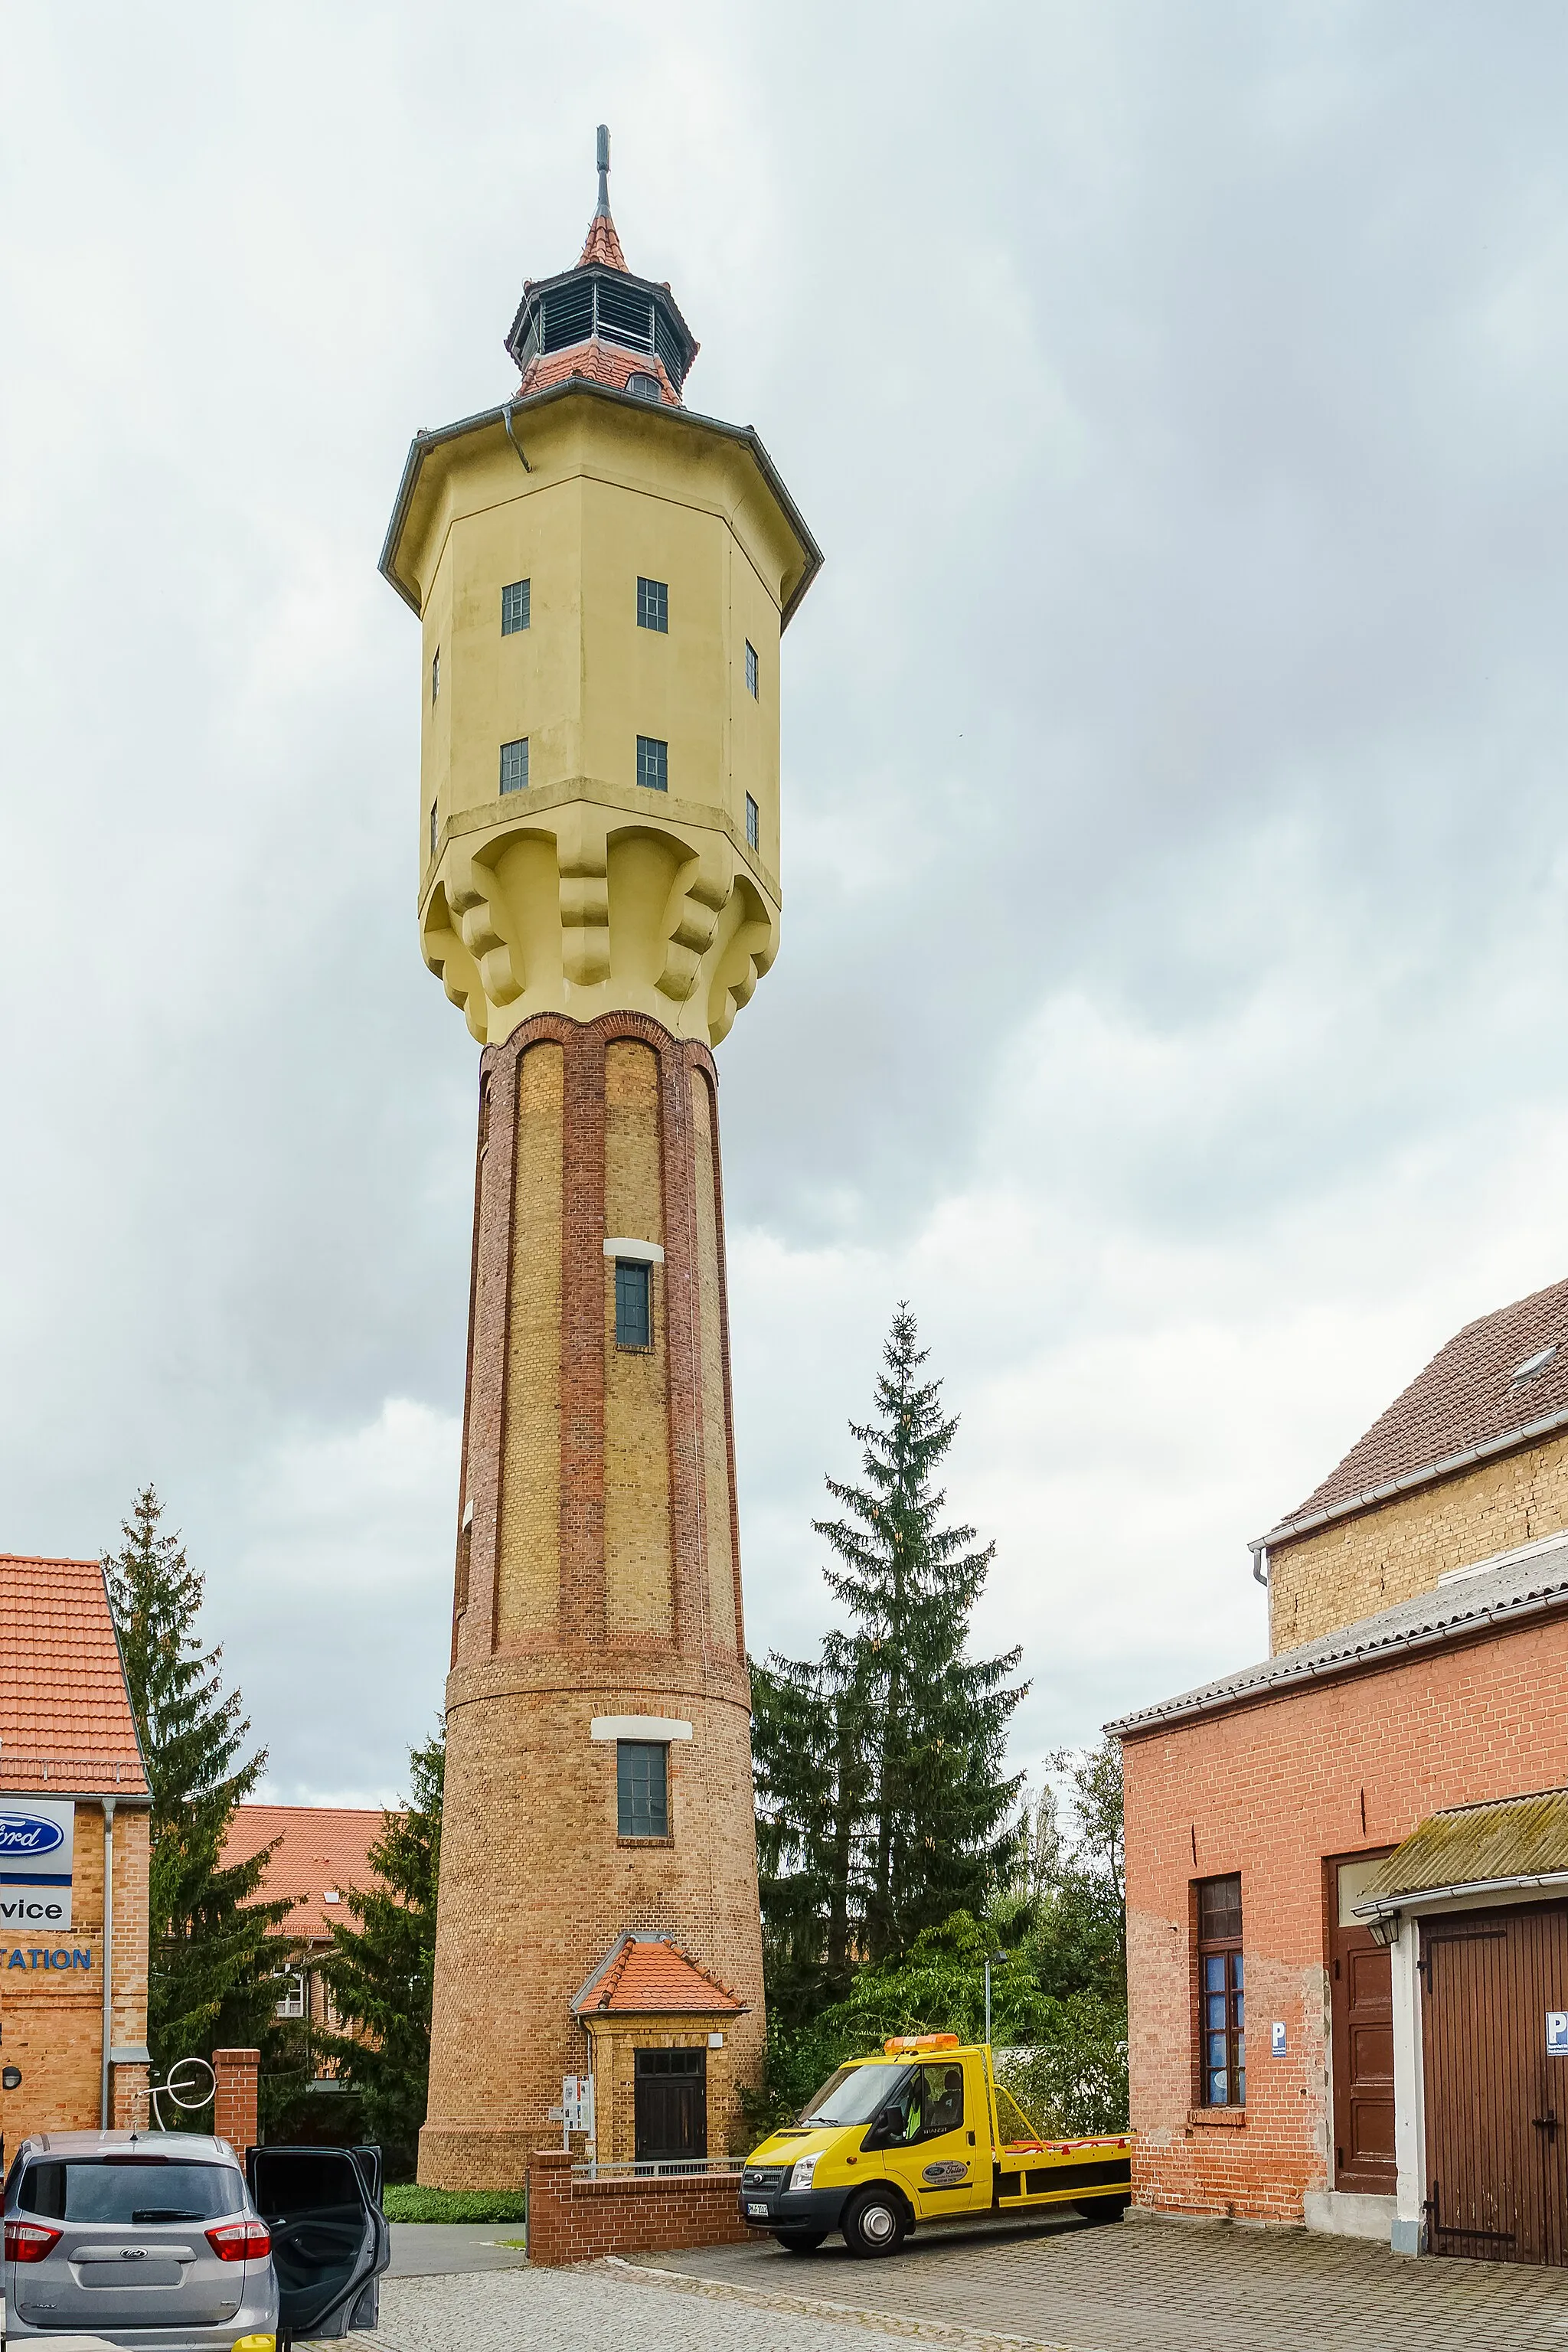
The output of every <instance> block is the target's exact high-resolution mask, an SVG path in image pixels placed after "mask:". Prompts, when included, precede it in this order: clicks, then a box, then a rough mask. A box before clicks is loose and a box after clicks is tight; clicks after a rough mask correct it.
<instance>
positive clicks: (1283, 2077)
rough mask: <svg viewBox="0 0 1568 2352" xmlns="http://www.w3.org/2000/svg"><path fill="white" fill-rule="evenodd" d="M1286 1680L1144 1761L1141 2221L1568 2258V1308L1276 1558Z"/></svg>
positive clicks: (1508, 1325) (1467, 1365)
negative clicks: (1566, 2123) (1567, 2206)
mask: <svg viewBox="0 0 1568 2352" xmlns="http://www.w3.org/2000/svg"><path fill="white" fill-rule="evenodd" d="M1251 1549H1252V1553H1253V1560H1254V1573H1255V1574H1256V1576H1257V1578H1258V1582H1259V1583H1260V1584H1262V1585H1264V1586H1265V1588H1266V1590H1267V1592H1268V1609H1269V1622H1270V1633H1271V1646H1270V1654H1269V1655H1268V1657H1267V1658H1265V1659H1263V1660H1261V1661H1259V1662H1258V1664H1252V1665H1247V1666H1244V1667H1242V1668H1241V1669H1240V1670H1239V1671H1237V1672H1236V1673H1232V1674H1226V1675H1219V1676H1217V1677H1216V1678H1215V1680H1213V1681H1212V1682H1208V1683H1205V1684H1204V1685H1201V1686H1200V1687H1199V1688H1197V1689H1195V1690H1189V1691H1184V1692H1180V1693H1178V1694H1177V1695H1176V1696H1174V1697H1172V1698H1166V1699H1163V1700H1161V1701H1159V1702H1158V1703H1157V1704H1155V1705H1152V1706H1144V1707H1142V1708H1141V1709H1139V1711H1138V1712H1137V1713H1136V1714H1133V1715H1128V1716H1124V1717H1122V1718H1121V1720H1120V1721H1119V1722H1117V1723H1113V1724H1110V1725H1108V1726H1107V1729H1108V1730H1109V1731H1110V1732H1111V1733H1112V1734H1114V1735H1115V1736H1116V1737H1118V1738H1120V1740H1121V1751H1122V1763H1123V1769H1124V1775H1125V1788H1126V1825H1127V1878H1126V1885H1127V1969H1128V1994H1129V2008H1130V2036H1129V2039H1130V2062H1131V2063H1130V2071H1131V2119H1132V2124H1133V2127H1134V2130H1135V2131H1136V2133H1137V2144H1136V2152H1135V2154H1134V2157H1133V2169H1132V2178H1133V2194H1134V2198H1135V2200H1136V2201H1137V2202H1138V2203H1139V2204H1141V2205H1143V2206H1146V2207H1149V2208H1151V2209H1152V2210H1156V2211H1161V2212H1185V2213H1194V2212H1195V2213H1206V2214H1209V2215H1213V2216H1225V2215H1228V2216H1230V2217H1231V2218H1233V2219H1237V2220H1246V2221H1280V2222H1286V2223H1292V2224H1296V2225H1300V2224H1301V2223H1303V2222H1304V2223H1305V2224H1306V2225H1307V2227H1308V2228H1310V2229H1319V2230H1326V2231H1333V2232H1336V2233H1339V2234H1342V2235H1349V2236H1354V2237H1365V2238H1373V2239H1378V2240H1381V2241H1382V2242H1383V2243H1384V2244H1386V2245H1391V2246H1392V2247H1393V2248H1394V2251H1395V2252H1400V2253H1405V2254H1422V2255H1435V2256H1437V2257H1439V2258H1442V2257H1447V2258H1454V2257H1458V2258H1460V2259H1463V2260H1467V2261H1476V2260H1480V2261H1486V2262H1517V2263H1553V2264H1560V2263H1563V2260H1564V2240H1563V2196H1564V2191H1563V2177H1564V2176H1563V2166H1564V2162H1565V2158H1564V2157H1563V2153H1562V2152H1561V2151H1560V2150H1558V2148H1557V2146H1556V2142H1557V2138H1558V2125H1557V2121H1556V2118H1557V2117H1558V2116H1560V2115H1561V2114H1562V2113H1563V2099H1564V2097H1565V2096H1568V1704H1565V1696H1568V1282H1559V1283H1554V1284H1552V1286H1550V1287H1549V1288H1547V1289H1544V1290H1539V1291H1535V1292H1533V1293H1532V1294H1531V1296H1530V1297H1527V1298H1521V1299H1518V1300H1515V1301H1514V1302H1513V1303H1512V1304H1511V1305H1510V1306H1507V1307H1500V1308H1499V1309H1497V1310H1496V1311H1495V1312H1494V1313H1492V1314H1490V1315H1484V1316H1481V1317H1479V1318H1478V1319H1477V1320H1476V1321H1475V1322H1472V1323H1468V1324H1467V1325H1466V1326H1465V1327H1464V1328H1463V1329H1462V1330H1460V1331H1458V1332H1457V1333H1456V1334H1455V1335H1454V1337H1453V1338H1452V1339H1449V1340H1448V1341H1447V1343H1446V1345H1445V1346H1443V1347H1442V1348H1441V1349H1439V1350H1438V1352H1437V1353H1436V1356H1435V1357H1434V1358H1433V1359H1432V1360H1431V1362H1430V1363H1428V1364H1427V1365H1426V1368H1425V1369H1424V1370H1422V1371H1420V1372H1419V1373H1417V1375H1416V1377H1415V1379H1414V1380H1413V1381H1411V1382H1410V1383H1409V1385H1408V1386H1407V1387H1406V1388H1405V1390H1404V1391H1402V1392H1401V1393H1400V1395H1399V1396H1397V1397H1396V1398H1395V1399H1394V1402H1392V1403H1391V1404H1390V1405H1389V1406H1388V1407H1387V1408H1386V1410H1385V1411H1384V1412H1383V1413H1382V1414H1380V1415H1379V1417H1378V1419H1377V1420H1376V1421H1375V1422H1374V1423H1373V1425H1372V1427H1371V1428H1370V1429H1369V1430H1367V1431H1366V1433H1364V1435H1363V1436H1362V1437H1360V1438H1359V1439H1358V1440H1357V1441H1356V1443H1355V1444H1354V1445H1352V1448H1351V1450H1350V1452H1349V1453H1348V1454H1346V1455H1345V1457H1344V1459H1343V1460H1342V1462H1341V1463H1340V1464H1339V1465H1338V1467H1337V1468H1335V1469H1334V1470H1332V1471H1331V1472H1330V1473H1329V1475H1328V1476H1327V1477H1326V1478H1324V1479H1323V1480H1322V1481H1321V1484H1320V1485H1319V1486H1316V1487H1315V1488H1314V1489H1313V1490H1312V1492H1311V1493H1310V1495H1308V1496H1307V1497H1306V1498H1305V1500H1304V1501H1303V1502H1301V1503H1300V1504H1298V1505H1297V1507H1295V1509H1294V1510H1292V1511H1289V1512H1288V1513H1287V1514H1286V1515H1285V1517H1283V1518H1281V1519H1280V1520H1279V1521H1278V1522H1277V1523H1276V1524H1275V1525H1274V1526H1273V1527H1271V1528H1269V1530H1268V1533H1267V1534H1266V1535H1263V1536H1259V1537H1258V1538H1256V1539H1255V1540H1254V1542H1253V1544H1252V1546H1251Z"/></svg>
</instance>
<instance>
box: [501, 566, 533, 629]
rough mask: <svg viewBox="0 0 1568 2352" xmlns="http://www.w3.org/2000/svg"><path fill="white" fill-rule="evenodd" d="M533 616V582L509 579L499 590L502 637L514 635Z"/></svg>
mask: <svg viewBox="0 0 1568 2352" xmlns="http://www.w3.org/2000/svg"><path fill="white" fill-rule="evenodd" d="M532 618H533V583H532V581H531V580H509V581H508V582H507V584H506V586H505V587H504V588H503V589H502V590H501V592H500V633H501V635H502V636H503V637H515V636H516V635H517V633H518V631H519V630H520V629H526V628H527V627H528V626H529V625H530V624H531V621H532Z"/></svg>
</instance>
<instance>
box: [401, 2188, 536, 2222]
mask: <svg viewBox="0 0 1568 2352" xmlns="http://www.w3.org/2000/svg"><path fill="white" fill-rule="evenodd" d="M381 2202H382V2210H383V2211H384V2213H385V2215H386V2218H387V2220H388V2221H523V2220H525V2219H526V2218H527V2210H528V2200H527V2197H526V2195H525V2194H524V2192H523V2190H522V2189H416V2188H415V2187H414V2186H413V2184H412V2183H405V2185H404V2186H402V2187H400V2188H389V2189H385V2190H384V2191H383V2194H382V2200H381Z"/></svg>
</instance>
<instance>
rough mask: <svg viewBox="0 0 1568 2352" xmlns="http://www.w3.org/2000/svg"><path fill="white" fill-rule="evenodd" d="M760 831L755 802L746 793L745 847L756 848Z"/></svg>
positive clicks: (760, 819) (760, 825)
mask: <svg viewBox="0 0 1568 2352" xmlns="http://www.w3.org/2000/svg"><path fill="white" fill-rule="evenodd" d="M761 829H762V817H761V814H760V812H759V810H758V808H757V803H756V802H755V801H754V800H753V799H752V795H751V793H747V794H746V846H747V848H748V849H755V847H756V846H757V835H758V833H759V832H760V831H761Z"/></svg>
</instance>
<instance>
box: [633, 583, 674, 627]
mask: <svg viewBox="0 0 1568 2352" xmlns="http://www.w3.org/2000/svg"><path fill="white" fill-rule="evenodd" d="M637 626H638V628H639V629H655V630H657V631H658V635H660V636H661V637H663V636H668V634H669V583H668V581H666V580H643V579H639V580H638V582H637Z"/></svg>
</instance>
